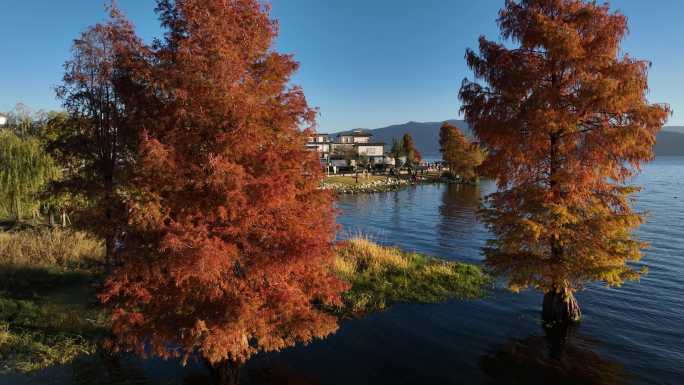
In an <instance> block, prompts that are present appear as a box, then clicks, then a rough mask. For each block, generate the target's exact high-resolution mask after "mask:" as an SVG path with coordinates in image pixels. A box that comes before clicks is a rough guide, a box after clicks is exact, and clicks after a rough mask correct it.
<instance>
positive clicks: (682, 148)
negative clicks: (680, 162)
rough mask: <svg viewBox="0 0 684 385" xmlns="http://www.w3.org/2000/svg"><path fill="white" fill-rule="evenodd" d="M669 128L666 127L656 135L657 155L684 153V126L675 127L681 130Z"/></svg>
mask: <svg viewBox="0 0 684 385" xmlns="http://www.w3.org/2000/svg"><path fill="white" fill-rule="evenodd" d="M669 128H670V127H665V129H663V131H661V132H659V133H658V136H657V137H656V145H655V153H656V155H661V156H665V155H680V156H682V155H684V127H673V128H678V129H680V131H674V130H672V131H671V130H669Z"/></svg>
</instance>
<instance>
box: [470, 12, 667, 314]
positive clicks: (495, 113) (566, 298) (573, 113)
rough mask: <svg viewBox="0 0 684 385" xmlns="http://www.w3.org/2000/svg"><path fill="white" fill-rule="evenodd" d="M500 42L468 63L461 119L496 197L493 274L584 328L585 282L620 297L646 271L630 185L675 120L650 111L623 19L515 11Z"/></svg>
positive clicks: (487, 44)
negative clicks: (616, 289) (581, 294)
mask: <svg viewBox="0 0 684 385" xmlns="http://www.w3.org/2000/svg"><path fill="white" fill-rule="evenodd" d="M498 24H499V28H500V29H501V36H502V38H504V39H509V40H511V41H512V43H514V44H516V46H515V47H511V46H508V45H503V44H498V43H495V42H492V41H488V40H486V39H485V38H484V37H481V38H480V40H479V49H480V53H479V54H477V53H475V52H473V51H471V50H468V51H467V53H466V59H467V62H468V65H469V66H470V68H471V69H472V70H473V72H474V74H475V77H476V78H477V79H480V80H482V81H483V82H484V84H479V83H477V82H472V81H468V80H467V79H466V80H464V82H463V85H462V87H461V91H460V98H461V100H462V102H463V105H462V112H463V113H464V114H465V118H466V121H467V122H468V123H469V124H470V125H471V127H473V129H474V131H475V133H476V135H477V137H478V138H479V140H480V141H481V143H482V144H483V145H484V146H485V147H486V148H487V151H488V157H487V159H486V160H485V162H484V164H483V168H484V169H485V170H486V171H487V173H488V174H489V175H490V176H491V177H494V178H496V180H497V185H498V191H497V192H496V193H494V194H491V195H490V196H488V198H487V204H486V209H484V220H485V221H486V223H487V224H488V226H489V228H490V229H491V230H492V231H493V233H494V234H495V235H496V238H495V239H494V240H492V241H490V242H489V243H488V245H487V247H486V248H485V250H484V252H485V255H486V265H487V266H488V267H489V268H490V269H491V270H492V271H493V272H494V273H497V274H500V275H503V276H505V277H507V279H508V282H509V286H510V288H511V289H513V290H515V291H517V290H521V289H525V288H528V287H533V288H536V289H539V290H541V291H543V292H544V301H543V312H542V315H543V318H544V320H545V321H548V322H566V321H576V320H579V318H580V309H579V306H578V304H577V301H576V300H575V297H574V293H575V292H576V291H578V290H580V289H582V287H583V286H584V285H585V283H586V282H588V281H602V282H604V283H605V284H607V285H609V286H619V285H620V284H622V283H623V282H624V281H625V280H635V279H638V278H639V276H640V271H636V270H634V269H633V268H632V267H631V266H630V265H628V264H627V263H628V262H630V261H637V260H639V259H640V258H641V249H642V248H643V247H644V243H643V242H640V241H638V240H636V239H634V238H633V237H632V231H633V230H634V229H635V228H637V227H638V226H639V225H640V224H641V222H642V216H641V215H640V214H639V213H636V212H634V211H633V210H632V208H631V207H630V198H629V196H630V194H632V193H634V192H635V191H637V190H638V188H637V187H635V186H630V185H628V184H627V182H628V180H629V178H630V177H632V176H633V175H634V174H635V173H636V172H638V170H639V167H640V164H641V163H642V162H644V161H648V160H650V159H652V157H653V150H652V147H653V145H654V143H655V135H656V133H657V132H658V130H660V128H661V127H662V126H663V124H664V123H665V122H666V120H667V117H668V115H669V112H670V109H669V107H668V106H666V105H655V104H649V102H648V101H647V99H646V92H647V89H648V85H647V69H648V66H649V64H648V62H645V61H642V60H637V59H634V58H631V57H630V56H627V55H622V54H621V53H620V42H621V41H622V39H623V37H624V35H625V33H626V31H627V20H626V18H625V16H623V15H622V14H620V13H617V12H611V11H610V9H609V7H608V5H598V4H596V3H593V2H589V3H587V2H584V1H579V0H523V1H520V2H514V1H507V2H506V5H505V7H504V8H503V9H502V10H501V11H500V12H499V18H498Z"/></svg>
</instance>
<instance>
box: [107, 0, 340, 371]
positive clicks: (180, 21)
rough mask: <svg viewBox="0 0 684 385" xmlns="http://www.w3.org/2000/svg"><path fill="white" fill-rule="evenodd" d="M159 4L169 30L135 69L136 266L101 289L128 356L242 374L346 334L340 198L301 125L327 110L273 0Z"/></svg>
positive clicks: (127, 253)
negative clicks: (265, 0) (257, 363)
mask: <svg viewBox="0 0 684 385" xmlns="http://www.w3.org/2000/svg"><path fill="white" fill-rule="evenodd" d="M157 13H158V14H159V17H160V20H161V23H162V26H163V27H164V28H166V33H165V39H164V41H161V42H158V43H156V44H155V46H153V47H152V55H153V57H152V58H150V60H148V63H150V64H149V67H147V68H145V66H142V67H140V69H139V70H136V72H135V73H132V74H131V79H132V80H133V81H135V80H139V81H140V82H141V84H143V85H145V86H146V87H147V90H143V91H142V92H140V91H136V94H137V95H138V96H137V98H136V100H137V103H139V104H140V108H139V109H140V111H141V112H142V113H141V114H140V115H134V116H133V117H132V119H133V120H136V121H137V122H138V123H139V125H140V126H141V128H144V130H145V131H144V135H143V137H142V138H141V144H140V146H139V153H138V154H137V163H136V166H135V168H134V176H133V179H132V185H131V191H132V192H134V193H132V194H131V197H130V199H129V201H128V209H129V211H128V212H129V220H128V223H129V225H128V227H127V228H126V238H125V242H124V243H123V245H122V250H121V260H122V265H121V267H119V268H117V269H115V271H114V272H113V274H112V275H111V276H110V277H109V278H108V280H107V282H106V287H105V289H104V291H103V293H102V294H101V299H102V300H103V301H104V302H105V303H106V304H108V305H109V306H110V307H111V308H112V311H113V319H112V321H113V331H114V334H115V339H114V340H113V341H112V347H113V348H114V350H115V351H116V350H124V351H135V352H137V353H138V354H141V355H144V354H151V355H154V356H158V357H162V358H170V357H174V356H182V357H183V359H184V360H187V359H188V358H189V357H191V356H198V357H201V358H202V359H203V360H205V361H206V363H207V364H208V365H209V367H210V368H211V370H212V374H213V376H214V377H215V380H216V382H218V383H225V384H234V383H236V382H237V381H238V376H239V368H240V366H241V365H242V364H243V363H244V362H245V361H246V360H247V359H249V358H250V357H251V356H252V355H254V354H256V353H258V352H260V351H274V350H280V349H283V348H286V347H289V346H293V345H295V344H296V343H307V342H309V341H311V340H312V339H314V338H322V337H325V336H327V335H329V334H330V333H332V332H334V331H335V330H336V329H337V320H336V317H334V316H332V315H330V314H328V313H326V312H325V311H323V310H322V308H323V307H324V306H326V305H331V304H339V300H340V298H339V294H340V293H341V292H342V291H343V290H344V289H345V287H346V284H345V283H343V282H342V281H341V280H339V279H338V278H337V276H335V275H334V273H333V271H332V269H331V267H332V263H333V257H334V256H333V242H334V240H335V231H336V224H335V215H334V209H333V206H332V196H331V194H330V193H329V192H325V191H321V190H319V189H318V187H319V183H320V180H321V178H322V177H323V174H322V171H321V169H320V165H319V161H318V157H317V155H316V154H315V153H312V152H309V151H307V150H306V149H305V147H304V146H303V144H304V143H305V142H306V137H307V135H308V134H309V133H310V132H311V131H310V130H306V131H302V130H301V129H300V127H302V125H308V126H309V127H312V126H313V123H314V118H315V113H316V111H315V110H314V109H312V108H310V107H309V106H308V105H307V102H306V99H305V97H304V93H303V91H302V90H301V89H300V88H299V87H292V86H290V85H289V82H290V79H291V75H292V74H293V72H294V71H295V70H296V69H297V67H298V64H297V63H296V62H295V61H294V60H293V59H292V57H291V56H290V55H283V54H279V53H277V52H274V51H273V49H272V46H273V41H274V39H275V37H276V34H277V25H276V22H275V21H273V20H270V19H269V15H268V11H267V9H265V8H264V6H262V5H261V3H260V2H259V1H258V0H234V1H224V0H176V1H171V0H158V2H157ZM140 95H142V96H143V97H141V96H140ZM145 98H147V100H145ZM143 107H144V108H143Z"/></svg>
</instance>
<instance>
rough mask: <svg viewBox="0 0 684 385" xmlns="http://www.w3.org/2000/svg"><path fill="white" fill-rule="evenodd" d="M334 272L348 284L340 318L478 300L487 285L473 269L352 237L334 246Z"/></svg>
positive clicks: (480, 272)
mask: <svg viewBox="0 0 684 385" xmlns="http://www.w3.org/2000/svg"><path fill="white" fill-rule="evenodd" d="M335 269H336V271H337V272H338V274H339V275H340V276H341V277H343V278H344V279H346V280H348V281H349V282H350V283H351V284H352V288H351V290H349V291H348V292H347V293H345V294H344V303H345V307H344V309H343V312H344V313H345V314H348V315H349V314H354V315H359V314H364V313H367V312H371V311H376V310H382V309H384V308H385V307H387V306H388V305H391V304H392V303H397V302H413V303H436V302H441V301H445V300H447V299H450V298H462V299H469V298H477V297H480V296H483V295H484V294H485V292H486V290H487V288H488V287H489V286H490V285H491V281H490V279H489V278H488V277H487V276H486V275H485V274H484V273H483V272H482V270H481V269H480V268H479V267H478V266H474V265H469V264H464V263H458V262H449V261H444V260H440V259H437V258H434V257H430V256H427V255H424V254H419V253H413V252H406V251H402V250H400V249H399V248H396V247H383V246H380V245H378V244H376V243H373V242H371V241H369V240H367V239H363V238H356V239H352V240H349V241H345V242H343V243H342V244H341V245H340V246H338V251H337V259H336V262H335Z"/></svg>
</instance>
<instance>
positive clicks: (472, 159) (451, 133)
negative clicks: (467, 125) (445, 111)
mask: <svg viewBox="0 0 684 385" xmlns="http://www.w3.org/2000/svg"><path fill="white" fill-rule="evenodd" d="M439 150H440V152H441V153H442V160H443V161H444V163H445V164H446V166H447V167H448V168H449V172H450V173H451V174H452V175H454V176H456V175H458V176H460V177H461V178H463V179H464V180H467V181H472V180H474V179H476V178H477V170H476V169H477V167H478V166H480V164H482V161H483V160H484V152H483V151H482V149H480V146H478V145H477V143H471V142H470V141H469V140H468V138H466V137H465V135H463V133H462V132H461V130H459V129H458V127H456V126H454V125H452V124H449V122H444V123H443V124H442V127H440V129H439Z"/></svg>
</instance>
